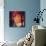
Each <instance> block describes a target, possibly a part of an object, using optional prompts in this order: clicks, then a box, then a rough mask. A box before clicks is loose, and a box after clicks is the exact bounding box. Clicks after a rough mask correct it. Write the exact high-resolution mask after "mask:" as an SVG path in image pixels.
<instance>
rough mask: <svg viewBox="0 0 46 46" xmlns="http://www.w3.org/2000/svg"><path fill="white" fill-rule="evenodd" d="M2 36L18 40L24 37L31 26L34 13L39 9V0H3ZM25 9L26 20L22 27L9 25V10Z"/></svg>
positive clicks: (10, 39) (8, 39) (6, 38)
mask: <svg viewBox="0 0 46 46" xmlns="http://www.w3.org/2000/svg"><path fill="white" fill-rule="evenodd" d="M4 2H5V3H4V6H5V7H4V20H5V21H4V26H5V27H4V36H5V40H7V41H18V40H19V39H20V38H22V37H24V36H25V35H26V34H27V33H28V32H29V31H30V30H31V28H32V25H34V24H35V22H33V19H34V17H36V16H37V15H36V14H35V13H36V12H37V11H39V10H40V0H4ZM13 10H15V11H18V10H20V11H25V12H26V15H25V16H26V21H25V23H26V24H25V27H24V28H17V27H15V28H12V27H9V11H13Z"/></svg>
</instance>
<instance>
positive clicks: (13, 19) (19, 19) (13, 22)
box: [9, 11, 25, 27]
mask: <svg viewBox="0 0 46 46" xmlns="http://www.w3.org/2000/svg"><path fill="white" fill-rule="evenodd" d="M9 26H10V27H25V11H10V12H9Z"/></svg>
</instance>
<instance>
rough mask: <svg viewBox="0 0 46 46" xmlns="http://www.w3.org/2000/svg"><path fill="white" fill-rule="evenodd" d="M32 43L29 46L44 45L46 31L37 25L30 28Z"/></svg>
mask: <svg viewBox="0 0 46 46" xmlns="http://www.w3.org/2000/svg"><path fill="white" fill-rule="evenodd" d="M32 34H33V35H34V42H33V43H32V45H31V46H44V45H45V44H46V41H45V40H46V29H45V28H44V27H42V26H39V25H34V26H32Z"/></svg>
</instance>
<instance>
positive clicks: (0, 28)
mask: <svg viewBox="0 0 46 46" xmlns="http://www.w3.org/2000/svg"><path fill="white" fill-rule="evenodd" d="M3 6H4V3H3V0H0V42H2V41H4V8H3Z"/></svg>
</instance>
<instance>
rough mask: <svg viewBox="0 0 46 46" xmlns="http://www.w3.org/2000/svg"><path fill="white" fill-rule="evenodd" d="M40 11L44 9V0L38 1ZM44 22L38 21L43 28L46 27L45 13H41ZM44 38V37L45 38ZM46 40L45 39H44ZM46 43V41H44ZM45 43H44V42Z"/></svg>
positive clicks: (45, 7)
mask: <svg viewBox="0 0 46 46" xmlns="http://www.w3.org/2000/svg"><path fill="white" fill-rule="evenodd" d="M40 9H41V10H43V9H46V0H40ZM42 17H43V19H44V21H43V22H42V21H40V25H42V26H45V27H46V11H45V12H44V13H43V15H42ZM45 37H46V36H45ZM45 39H46V38H45ZM45 41H46V40H45ZM45 43H46V42H45Z"/></svg>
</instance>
